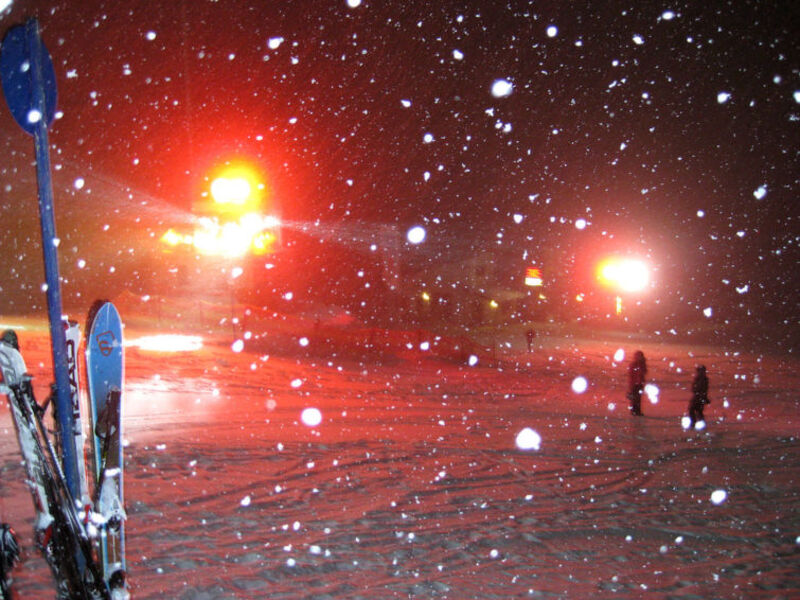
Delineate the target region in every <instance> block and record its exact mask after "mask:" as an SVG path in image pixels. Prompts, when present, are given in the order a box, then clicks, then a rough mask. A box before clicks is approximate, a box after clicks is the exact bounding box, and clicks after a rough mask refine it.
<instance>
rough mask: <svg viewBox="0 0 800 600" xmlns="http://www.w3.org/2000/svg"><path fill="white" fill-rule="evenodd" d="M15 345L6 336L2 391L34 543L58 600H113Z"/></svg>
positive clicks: (0, 354)
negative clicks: (32, 515) (31, 513)
mask: <svg viewBox="0 0 800 600" xmlns="http://www.w3.org/2000/svg"><path fill="white" fill-rule="evenodd" d="M15 339H16V336H10V335H8V336H6V335H4V336H3V340H2V341H0V369H1V370H2V373H3V382H4V385H3V386H2V389H1V390H0V391H2V392H3V393H6V394H7V396H8V402H9V407H10V409H11V415H12V418H13V421H14V427H15V430H16V433H17V440H18V442H19V446H20V451H21V453H22V457H23V461H24V464H25V471H26V476H27V483H28V486H29V487H30V490H31V495H32V498H33V503H34V508H35V510H36V520H35V522H34V533H35V539H36V543H37V545H38V546H39V548H40V550H41V552H42V554H43V555H44V558H45V559H46V561H47V563H48V564H49V566H50V569H51V571H52V573H53V576H54V578H55V580H56V584H57V589H58V596H57V597H58V598H76V599H92V600H94V599H104V598H110V596H109V593H108V588H107V587H106V585H105V584H104V582H103V580H102V575H101V574H100V572H99V569H97V567H96V565H95V562H94V558H93V555H92V548H91V542H90V540H89V538H88V536H87V534H86V532H85V530H84V528H83V526H82V524H81V522H80V519H79V516H78V513H77V506H76V504H75V500H74V499H73V497H72V494H71V493H70V491H69V488H68V487H67V485H66V482H65V480H64V475H63V471H62V469H61V465H60V464H59V461H58V458H57V457H56V455H55V451H54V450H53V447H52V445H51V443H50V441H49V439H48V438H47V433H46V430H45V428H44V426H43V424H42V420H41V415H40V414H39V411H40V409H39V407H38V405H37V404H36V400H35V398H34V396H33V387H32V385H31V377H30V376H29V375H28V374H27V369H26V367H25V361H24V360H23V358H22V355H21V354H20V353H19V351H18V350H17V349H16V348H15V347H14V346H13V345H11V344H10V343H8V341H6V340H14V341H15Z"/></svg>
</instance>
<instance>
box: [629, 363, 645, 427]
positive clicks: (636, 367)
mask: <svg viewBox="0 0 800 600" xmlns="http://www.w3.org/2000/svg"><path fill="white" fill-rule="evenodd" d="M646 375H647V362H646V361H645V359H644V352H642V351H641V350H637V351H636V353H635V354H634V355H633V360H632V361H631V364H630V367H629V368H628V400H629V401H630V405H631V414H632V415H641V414H642V392H643V391H644V382H645V376H646Z"/></svg>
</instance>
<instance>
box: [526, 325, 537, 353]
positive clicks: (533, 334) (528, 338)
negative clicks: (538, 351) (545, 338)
mask: <svg viewBox="0 0 800 600" xmlns="http://www.w3.org/2000/svg"><path fill="white" fill-rule="evenodd" d="M534 337H536V332H535V331H534V330H533V329H528V331H526V332H525V340H526V341H527V342H528V352H533V338H534Z"/></svg>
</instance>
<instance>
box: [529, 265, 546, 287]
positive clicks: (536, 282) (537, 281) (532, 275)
mask: <svg viewBox="0 0 800 600" xmlns="http://www.w3.org/2000/svg"><path fill="white" fill-rule="evenodd" d="M542 284H543V280H542V271H541V269H537V268H536V267H528V268H527V269H525V285H527V286H530V287H541V286H542Z"/></svg>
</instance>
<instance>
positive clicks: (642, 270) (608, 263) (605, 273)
mask: <svg viewBox="0 0 800 600" xmlns="http://www.w3.org/2000/svg"><path fill="white" fill-rule="evenodd" d="M597 279H598V280H599V281H600V283H602V284H603V285H605V286H608V287H611V288H614V289H617V290H620V291H622V292H640V291H642V290H644V289H645V288H646V287H647V285H648V284H649V283H650V272H649V270H648V268H647V265H646V264H645V263H644V262H643V261H641V260H638V259H632V258H618V257H611V258H607V259H605V260H603V261H602V262H600V264H599V265H598V267H597Z"/></svg>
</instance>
